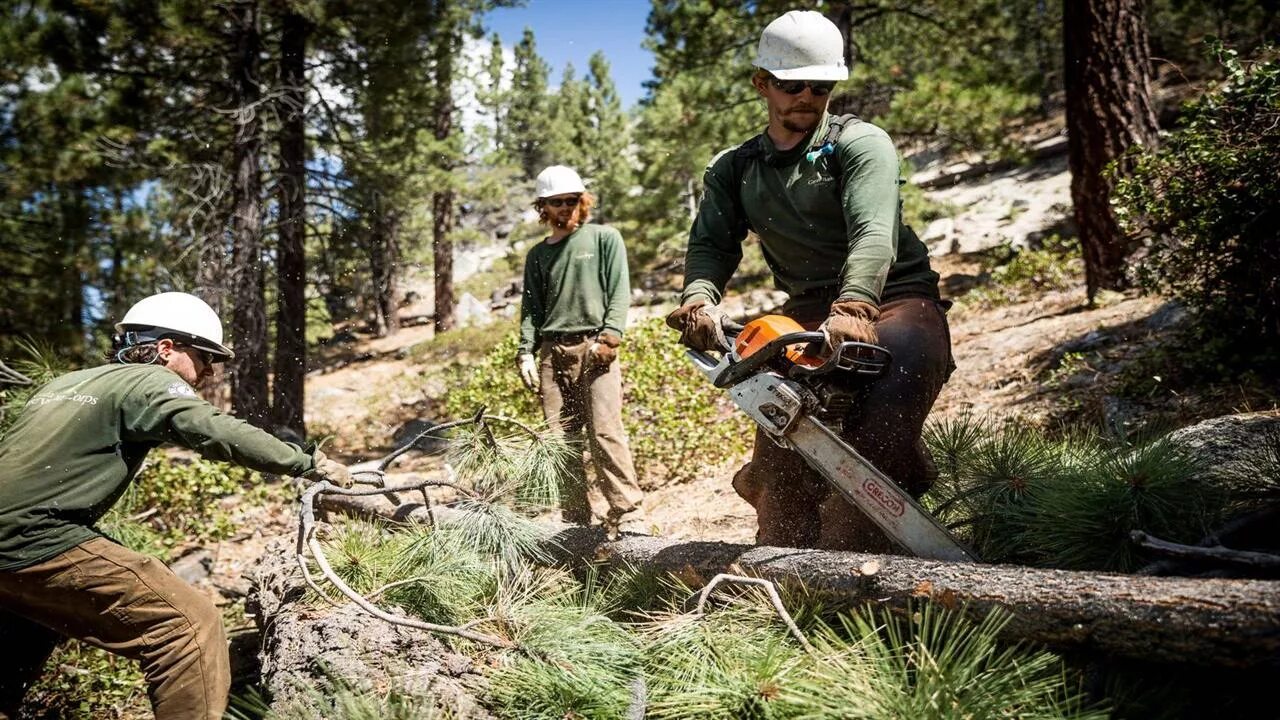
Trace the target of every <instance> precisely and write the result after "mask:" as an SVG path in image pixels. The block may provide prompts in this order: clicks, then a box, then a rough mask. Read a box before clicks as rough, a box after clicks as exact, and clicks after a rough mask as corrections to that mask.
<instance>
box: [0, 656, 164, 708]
mask: <svg viewBox="0 0 1280 720" xmlns="http://www.w3.org/2000/svg"><path fill="white" fill-rule="evenodd" d="M45 670H46V671H45V673H44V674H43V675H42V676H41V677H40V680H39V681H38V682H37V683H36V684H34V685H33V686H32V687H31V688H30V689H29V690H28V691H27V696H26V698H25V700H24V702H23V712H24V714H23V715H21V716H20V717H23V718H28V719H29V720H123V719H125V718H136V717H143V716H144V715H143V713H147V712H149V708H150V704H149V703H148V702H147V694H146V680H145V679H144V678H143V677H142V672H141V671H140V670H139V669H138V663H137V662H134V661H132V660H126V659H124V658H122V657H120V656H119V655H113V654H111V653H109V652H107V651H105V650H99V649H98V648H95V647H91V646H89V645H84V644H82V643H79V642H75V641H68V642H64V643H62V644H61V645H59V646H58V648H57V649H56V650H54V651H53V654H52V655H50V656H49V661H48V662H47V663H46V664H45Z"/></svg>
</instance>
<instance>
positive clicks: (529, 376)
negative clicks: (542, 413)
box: [516, 353, 542, 392]
mask: <svg viewBox="0 0 1280 720" xmlns="http://www.w3.org/2000/svg"><path fill="white" fill-rule="evenodd" d="M516 360H517V361H518V365H519V366H520V382H522V383H524V386H525V387H526V388H528V389H529V391H530V392H538V387H539V386H540V385H541V384H542V382H541V380H540V379H539V378H538V363H537V361H536V360H534V359H533V355H530V354H529V353H522V354H521V355H520V357H518V358H516Z"/></svg>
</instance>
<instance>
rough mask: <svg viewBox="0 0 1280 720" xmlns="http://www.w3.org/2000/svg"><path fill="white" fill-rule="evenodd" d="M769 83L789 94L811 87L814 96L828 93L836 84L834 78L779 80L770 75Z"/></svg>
mask: <svg viewBox="0 0 1280 720" xmlns="http://www.w3.org/2000/svg"><path fill="white" fill-rule="evenodd" d="M769 84H770V85H773V86H774V87H776V88H778V89H779V90H781V91H782V92H784V93H786V94H788V95H799V94H800V93H801V92H804V89H805V88H809V92H811V93H813V96H814V97H822V96H823V95H827V94H829V93H830V92H831V91H832V90H833V89H835V86H836V83H835V81H834V80H779V79H778V78H776V77H770V78H769Z"/></svg>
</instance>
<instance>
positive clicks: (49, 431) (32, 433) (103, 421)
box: [0, 365, 315, 570]
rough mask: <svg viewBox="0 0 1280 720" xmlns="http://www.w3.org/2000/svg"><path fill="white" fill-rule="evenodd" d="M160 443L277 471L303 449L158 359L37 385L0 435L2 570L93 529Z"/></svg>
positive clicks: (295, 469) (298, 471) (306, 466)
mask: <svg viewBox="0 0 1280 720" xmlns="http://www.w3.org/2000/svg"><path fill="white" fill-rule="evenodd" d="M162 443H173V444H175V445H181V446H182V447H186V448H189V449H191V450H194V451H196V452H198V453H200V454H201V455H203V456H204V457H206V458H209V459H211V460H226V461H230V462H234V463H236V464H239V465H244V466H246V467H249V468H252V469H254V470H261V471H263V472H271V473H278V474H282V475H295V476H297V475H303V474H305V473H308V472H310V471H311V470H313V469H314V468H315V461H314V459H313V458H312V456H311V455H309V454H307V453H306V452H304V451H303V450H302V449H301V448H299V447H297V446H296V445H291V444H289V443H285V442H282V441H280V440H277V439H276V438H274V437H272V436H271V435H270V434H268V433H266V432H264V431H262V430H259V429H258V428H255V427H253V426H251V425H249V424H248V423H246V422H244V421H243V420H238V419H236V418H234V417H232V416H230V415H226V414H224V413H223V412H221V411H220V410H218V409H217V408H215V407H214V406H212V405H210V404H209V403H207V402H205V401H204V400H203V399H201V398H200V397H199V396H198V395H196V393H195V391H194V390H192V389H191V386H189V385H187V383H185V382H183V380H182V378H180V377H178V375H177V374H176V373H174V372H173V371H171V370H168V369H166V368H164V367H162V366H159V365H105V366H102V367H96V368H91V369H88V370H77V371H75V372H71V373H67V374H66V375H63V376H61V377H59V378H56V379H54V380H53V381H51V382H49V383H48V384H47V385H45V386H44V387H42V388H40V389H39V390H38V391H37V392H36V393H35V394H34V395H33V396H32V397H31V399H30V400H29V401H27V404H26V407H25V408H23V410H22V414H21V415H20V416H19V417H18V419H17V421H16V422H15V423H14V425H13V427H12V428H10V430H9V432H8V433H7V434H6V435H5V436H4V438H3V439H0V570H14V569H18V568H23V567H27V566H29V565H34V564H36V563H39V562H42V561H44V560H48V559H49V558H52V557H54V556H55V555H58V554H59V553H62V552H65V551H66V550H69V549H71V548H72V547H74V546H76V545H78V544H80V543H82V542H84V541H86V540H90V539H92V538H94V537H97V536H98V535H99V534H100V533H99V532H98V531H96V530H95V529H94V524H95V523H96V522H97V521H98V520H99V519H100V518H101V517H102V516H103V515H104V514H105V513H106V512H107V510H109V509H110V508H111V506H112V505H114V504H115V502H116V501H117V500H118V499H119V498H120V496H121V495H122V494H123V493H124V491H125V489H126V488H127V487H128V486H129V483H130V482H131V481H132V480H133V477H134V475H136V474H137V472H138V470H139V468H140V467H141V465H142V461H143V460H144V459H145V458H146V455H147V453H148V452H149V451H150V450H151V449H152V448H154V447H156V446H158V445H160V444H162Z"/></svg>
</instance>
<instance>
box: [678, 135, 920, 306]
mask: <svg viewBox="0 0 1280 720" xmlns="http://www.w3.org/2000/svg"><path fill="white" fill-rule="evenodd" d="M829 119H830V118H829V117H827V118H824V119H823V121H822V122H821V123H819V125H818V127H817V128H815V130H814V132H813V134H811V135H810V136H809V137H808V138H807V139H806V140H805V141H804V142H801V143H800V144H799V145H797V146H796V147H795V148H792V149H791V150H787V151H779V150H778V149H777V148H775V147H774V145H773V142H772V141H770V140H769V137H768V135H767V134H764V133H762V134H761V135H759V136H757V137H755V138H752V139H751V140H750V141H748V142H750V143H757V144H758V146H757V147H756V148H752V150H753V152H752V153H751V155H752V157H750V158H749V159H748V160H747V161H746V162H745V167H743V168H742V175H741V185H740V187H739V188H734V187H732V185H733V178H734V175H735V173H734V162H735V159H734V154H735V153H736V152H737V151H738V149H737V147H734V148H730V149H728V150H725V151H723V152H721V153H720V154H719V155H717V156H716V157H715V159H713V160H712V161H711V164H710V165H709V166H708V167H707V172H706V175H705V178H704V180H705V188H706V190H705V195H704V197H703V200H702V204H701V205H700V206H699V208H698V216H697V218H696V219H695V220H694V223H693V227H692V229H691V230H690V233H689V246H688V251H687V253H686V257H685V287H684V292H683V294H682V298H681V301H682V302H686V303H687V302H690V301H692V300H697V299H704V300H706V301H707V302H709V303H718V302H719V301H720V299H721V297H722V295H723V293H724V288H725V285H726V284H727V283H728V282H729V278H730V277H732V275H733V273H734V271H735V270H736V269H737V267H738V263H739V261H741V259H742V241H743V240H744V239H745V238H746V236H747V230H748V228H750V229H752V230H754V231H755V232H756V234H757V235H759V236H760V242H761V246H762V248H763V250H764V257H765V261H766V262H767V263H768V265H769V269H770V270H771V271H772V272H773V277H774V283H775V285H776V286H777V287H778V288H779V289H780V290H783V291H785V292H787V293H788V294H789V295H790V299H789V300H788V301H787V305H786V308H785V312H787V314H789V315H792V316H794V317H801V316H803V317H805V318H816V317H821V316H825V315H826V311H827V308H828V306H829V305H830V304H831V303H832V302H833V301H835V300H837V299H856V300H865V301H867V302H870V303H873V304H877V305H878V304H880V303H882V302H887V301H889V300H891V299H893V298H894V297H897V296H901V295H906V294H923V295H927V296H932V297H937V296H938V290H937V283H938V275H937V273H935V272H934V271H933V270H932V269H931V268H930V267H929V254H928V250H927V249H926V248H925V246H924V243H922V242H920V239H919V238H918V237H916V234H915V233H914V232H912V231H911V229H910V228H909V227H907V226H905V225H903V224H902V221H901V207H900V202H899V199H898V185H899V180H898V175H899V168H898V155H897V152H896V151H895V150H894V147H893V141H891V140H890V139H889V136H888V135H887V134H886V133H885V132H884V131H883V130H881V129H880V128H878V127H876V126H875V125H872V124H870V123H866V122H855V123H851V124H849V125H846V126H845V128H844V130H843V131H842V132H841V134H840V138H839V140H838V141H837V142H836V147H835V152H834V153H832V154H830V155H824V156H821V157H819V158H818V159H817V160H816V161H810V160H808V159H806V158H805V157H804V155H805V153H806V152H808V151H809V150H810V149H811V148H812V145H813V144H814V142H815V138H822V137H824V136H825V135H826V131H827V122H828V120H829ZM737 162H739V163H740V164H741V163H743V161H742V159H739V160H738V161H737ZM836 163H839V168H838V169H835V164H836ZM735 190H736V191H737V192H740V193H741V203H740V204H738V203H735V202H734V199H733V195H732V193H733V192H735ZM742 215H745V217H742Z"/></svg>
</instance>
